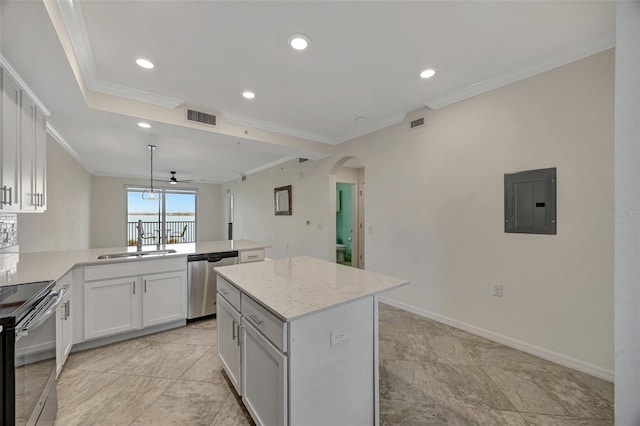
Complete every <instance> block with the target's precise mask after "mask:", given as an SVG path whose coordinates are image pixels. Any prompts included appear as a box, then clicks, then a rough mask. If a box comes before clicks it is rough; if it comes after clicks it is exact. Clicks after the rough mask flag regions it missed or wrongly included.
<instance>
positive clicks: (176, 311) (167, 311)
mask: <svg viewBox="0 0 640 426" xmlns="http://www.w3.org/2000/svg"><path fill="white" fill-rule="evenodd" d="M142 294H143V297H142V326H143V327H149V326H152V325H156V324H162V323H165V322H170V321H176V320H180V319H184V318H186V317H187V287H186V280H185V275H184V272H169V273H166V274H155V275H146V276H144V277H142Z"/></svg>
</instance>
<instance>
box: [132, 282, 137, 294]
mask: <svg viewBox="0 0 640 426" xmlns="http://www.w3.org/2000/svg"><path fill="white" fill-rule="evenodd" d="M132 282H133V294H136V282H135V281H132Z"/></svg>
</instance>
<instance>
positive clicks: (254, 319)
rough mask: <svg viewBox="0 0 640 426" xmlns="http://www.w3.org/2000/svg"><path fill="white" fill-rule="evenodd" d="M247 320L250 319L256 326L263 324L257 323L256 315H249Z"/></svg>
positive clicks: (261, 322) (262, 322)
mask: <svg viewBox="0 0 640 426" xmlns="http://www.w3.org/2000/svg"><path fill="white" fill-rule="evenodd" d="M249 318H251V320H252V321H253V322H255V323H256V324H258V325H262V324H264V321H259V320H258V317H257V316H256V314H251V315H249Z"/></svg>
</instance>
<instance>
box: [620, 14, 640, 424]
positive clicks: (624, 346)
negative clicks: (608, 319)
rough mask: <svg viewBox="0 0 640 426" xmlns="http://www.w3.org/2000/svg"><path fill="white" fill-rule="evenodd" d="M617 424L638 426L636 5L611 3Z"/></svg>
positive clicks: (639, 106) (639, 64) (639, 65)
mask: <svg viewBox="0 0 640 426" xmlns="http://www.w3.org/2000/svg"><path fill="white" fill-rule="evenodd" d="M616 7H617V16H616V125H615V128H616V148H615V160H616V173H615V178H616V233H615V239H616V245H615V253H616V257H615V265H616V267H615V276H616V285H615V289H616V290H615V291H616V295H615V300H616V324H615V326H616V327H615V328H616V380H615V385H616V386H615V389H616V395H615V398H616V400H615V407H616V410H615V413H616V425H620V426H632V425H638V424H640V49H639V48H638V40H640V2H637V1H634V2H622V1H621V2H616Z"/></svg>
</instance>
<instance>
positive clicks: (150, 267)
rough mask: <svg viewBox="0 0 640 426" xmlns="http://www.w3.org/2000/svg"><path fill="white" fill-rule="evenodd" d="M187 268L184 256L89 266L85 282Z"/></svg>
mask: <svg viewBox="0 0 640 426" xmlns="http://www.w3.org/2000/svg"><path fill="white" fill-rule="evenodd" d="M186 268H187V259H186V257H184V256H178V257H170V258H165V259H157V260H137V259H136V260H133V259H130V260H127V261H124V262H118V263H109V264H105V265H97V266H87V267H85V268H84V280H85V281H94V280H104V279H109V278H117V277H133V276H136V275H147V274H157V273H162V272H170V271H180V270H185V269H186Z"/></svg>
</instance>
